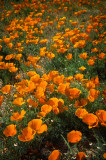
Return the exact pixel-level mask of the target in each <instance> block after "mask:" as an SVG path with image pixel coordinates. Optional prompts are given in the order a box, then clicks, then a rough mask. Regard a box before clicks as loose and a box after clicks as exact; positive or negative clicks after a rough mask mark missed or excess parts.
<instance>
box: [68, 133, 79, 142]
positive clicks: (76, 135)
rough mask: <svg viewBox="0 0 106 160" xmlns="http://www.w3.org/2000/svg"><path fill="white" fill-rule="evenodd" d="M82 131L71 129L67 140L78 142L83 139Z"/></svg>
mask: <svg viewBox="0 0 106 160" xmlns="http://www.w3.org/2000/svg"><path fill="white" fill-rule="evenodd" d="M81 136H82V133H81V132H80V131H75V130H73V131H71V132H69V133H68V134H67V140H68V142H70V143H78V142H79V141H80V140H81Z"/></svg>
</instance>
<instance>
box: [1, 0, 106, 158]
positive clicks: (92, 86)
mask: <svg viewBox="0 0 106 160" xmlns="http://www.w3.org/2000/svg"><path fill="white" fill-rule="evenodd" d="M0 3H1V1H0ZM74 3H76V4H77V5H78V6H79V7H80V6H81V5H91V6H94V4H95V5H96V4H97V5H98V4H101V5H102V3H101V1H100V0H98V1H95V0H94V1H93V2H92V1H91V0H88V1H86V0H79V1H76V0H74ZM67 4H68V5H67ZM11 5H12V7H13V8H12V10H10V11H7V10H3V13H2V14H1V21H4V18H8V17H11V16H12V14H21V12H22V11H23V9H24V8H25V7H27V8H29V9H31V12H29V15H28V16H27V17H20V19H18V18H14V19H13V20H11V21H10V22H9V25H8V26H6V28H5V31H4V33H6V36H4V35H3V37H2V38H1V39H0V51H1V53H2V50H3V49H4V48H6V49H9V54H8V55H6V56H5V57H4V55H1V56H0V71H1V70H6V69H8V70H9V72H14V74H16V76H15V78H16V79H17V83H15V84H14V85H10V84H6V85H4V86H2V87H1V89H0V106H1V107H2V106H3V105H4V103H3V102H4V101H5V98H8V96H7V95H9V97H11V93H12V89H13V88H14V89H15V92H14V94H13V97H12V107H11V109H12V115H11V116H10V121H12V122H14V123H15V122H17V123H16V124H9V125H7V126H6V128H5V129H4V131H3V134H4V135H5V136H6V137H9V136H10V137H13V136H15V135H17V134H18V139H19V141H22V142H26V141H31V140H32V139H34V137H35V136H36V134H37V135H41V134H43V132H47V130H48V127H47V125H46V123H44V122H43V120H45V119H46V118H47V117H48V115H50V114H55V115H58V114H60V113H63V112H64V111H65V112H68V111H69V110H70V109H71V108H70V106H67V104H65V103H66V102H67V101H69V102H70V103H73V107H75V115H76V116H77V117H78V118H80V119H81V120H82V122H84V123H85V124H86V125H87V126H88V128H89V129H91V128H93V127H99V124H100V125H101V126H104V127H106V111H105V110H103V109H101V108H100V109H98V110H97V111H96V112H94V113H89V112H88V111H87V109H86V107H87V106H88V105H90V104H92V103H94V102H95V101H96V100H98V98H100V96H101V97H102V99H103V102H104V103H105V102H106V90H105V89H102V91H101V90H99V87H101V83H100V79H99V77H98V76H95V77H92V76H91V77H92V78H88V79H85V78H84V77H86V76H85V75H86V74H87V67H91V68H93V67H92V66H95V67H96V63H98V62H99V63H101V64H102V63H104V62H105V53H104V52H105V50H106V48H105V47H104V44H105V43H106V42H105V34H106V32H105V31H104V23H102V20H104V19H105V18H106V16H105V15H103V14H102V13H101V14H99V15H97V16H95V17H94V16H90V17H89V21H87V22H88V23H87V24H86V25H85V22H82V23H81V24H80V22H79V21H78V19H77V21H75V20H74V21H72V20H71V19H70V20H69V19H68V18H67V17H65V16H64V17H63V16H62V17H60V16H57V17H55V18H54V19H51V15H53V14H55V13H56V14H58V15H59V13H60V12H61V11H62V9H63V12H64V13H67V11H68V10H70V11H72V13H73V15H74V16H76V17H77V18H78V17H80V16H83V15H85V14H87V12H88V11H87V10H80V11H77V12H76V11H73V3H72V2H71V1H70V0H53V1H50V2H49V1H48V2H45V0H40V1H37V0H31V2H29V0H24V1H23V2H22V4H15V3H13V2H12V3H11ZM53 5H57V6H59V7H58V9H53V10H52V9H51V8H52V7H53ZM70 6H71V7H70ZM2 7H3V6H2ZM2 7H0V8H2ZM102 9H103V8H99V10H100V11H101V10H102ZM45 14H47V16H45ZM43 19H44V20H43ZM67 24H69V25H68V27H67ZM63 28H64V29H63ZM49 29H50V30H51V31H54V30H56V31H55V32H53V34H51V33H50V35H49ZM101 30H103V32H100V31H101ZM45 31H46V32H45ZM45 33H46V34H45ZM92 33H94V34H96V35H97V38H95V37H93V38H92ZM20 39H21V40H20ZM89 44H90V45H91V46H92V47H90V48H87V47H89ZM101 44H103V47H102V48H100V47H99V46H100V45H101ZM31 46H34V49H35V48H37V51H35V50H34V52H37V53H33V54H32V52H33V49H31V50H30V52H31V53H26V50H27V49H28V47H31ZM24 51H25V53H24ZM28 52H29V50H28ZM23 54H26V57H27V60H24V58H23V57H24V55H23ZM57 55H58V56H60V57H63V56H64V59H65V60H66V62H67V63H68V64H70V63H72V62H73V63H74V62H75V63H77V61H76V59H77V60H81V63H80V64H79V65H78V70H79V71H78V73H77V71H76V74H73V73H71V71H70V74H69V76H68V77H65V75H63V74H61V73H59V72H58V71H56V70H52V71H49V72H48V73H46V72H45V68H43V67H44V65H45V64H44V65H43V67H42V63H43V62H44V63H46V62H45V61H47V60H48V61H50V62H51V61H52V59H53V58H56V56H57ZM74 60H75V61H74ZM11 61H18V63H20V64H22V65H24V66H25V67H27V69H28V70H27V71H26V73H24V75H23V72H22V74H21V75H22V76H21V75H20V74H18V70H19V68H18V67H17V65H16V64H14V63H13V62H11ZM82 63H83V65H85V66H82ZM42 68H43V73H42V75H41V74H39V73H38V72H37V70H40V69H41V70H42ZM82 72H83V73H84V74H82ZM57 95H59V96H60V97H59V96H57ZM61 97H62V98H61ZM65 100H67V101H65ZM17 108H18V109H17ZM31 109H34V114H35V117H34V119H32V120H30V121H29V122H27V126H26V127H25V128H22V126H21V125H19V126H18V121H23V120H24V119H25V118H26V119H27V116H28V115H27V114H28V113H27V112H28V111H29V112H30V111H31ZM35 112H36V113H35ZM18 127H20V129H21V134H20V133H18V132H17V131H18V130H17V129H18ZM81 139H82V133H81V132H80V131H77V130H72V131H70V132H69V133H68V134H67V141H68V142H70V143H78V142H80V140H81ZM60 156H61V152H60V151H59V150H54V151H53V152H52V153H51V154H50V156H49V157H48V160H59V158H60ZM85 157H86V154H85V153H84V152H79V153H78V154H77V155H76V159H77V160H82V159H84V158H85ZM104 157H106V155H105V154H104Z"/></svg>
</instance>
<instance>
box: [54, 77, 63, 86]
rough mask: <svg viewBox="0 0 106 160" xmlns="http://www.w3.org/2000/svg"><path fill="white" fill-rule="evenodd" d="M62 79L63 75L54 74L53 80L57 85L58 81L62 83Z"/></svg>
mask: <svg viewBox="0 0 106 160" xmlns="http://www.w3.org/2000/svg"><path fill="white" fill-rule="evenodd" d="M63 81H64V75H61V76H56V77H54V78H53V82H54V83H55V84H57V85H59V84H60V83H63Z"/></svg>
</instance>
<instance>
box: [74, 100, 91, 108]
mask: <svg viewBox="0 0 106 160" xmlns="http://www.w3.org/2000/svg"><path fill="white" fill-rule="evenodd" d="M87 103H88V100H87V99H83V98H81V99H80V101H79V100H77V101H75V104H74V106H75V107H76V108H78V107H83V106H86V105H87Z"/></svg>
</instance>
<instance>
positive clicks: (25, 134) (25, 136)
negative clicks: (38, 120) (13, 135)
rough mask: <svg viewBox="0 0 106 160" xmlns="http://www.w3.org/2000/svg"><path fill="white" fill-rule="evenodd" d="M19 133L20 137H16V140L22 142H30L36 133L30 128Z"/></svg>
mask: <svg viewBox="0 0 106 160" xmlns="http://www.w3.org/2000/svg"><path fill="white" fill-rule="evenodd" d="M21 132H22V135H18V139H19V140H20V141H22V142H26V141H31V140H32V139H33V138H34V135H35V133H36V131H34V130H33V129H31V128H30V127H26V128H24V129H23V130H22V131H21Z"/></svg>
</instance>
